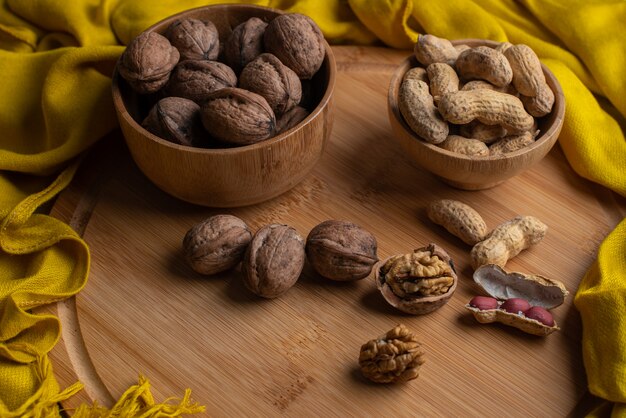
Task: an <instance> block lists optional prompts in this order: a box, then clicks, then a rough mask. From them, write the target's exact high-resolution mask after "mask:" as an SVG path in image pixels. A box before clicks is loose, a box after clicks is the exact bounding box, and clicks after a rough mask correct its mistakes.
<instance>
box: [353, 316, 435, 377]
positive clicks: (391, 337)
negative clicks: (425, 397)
mask: <svg viewBox="0 0 626 418" xmlns="http://www.w3.org/2000/svg"><path fill="white" fill-rule="evenodd" d="M422 364H424V351H423V349H422V346H421V344H420V343H419V342H418V341H417V338H416V336H415V334H413V333H412V332H411V331H409V330H408V329H407V328H406V327H405V326H404V325H402V324H400V325H398V326H396V327H395V328H393V329H392V330H390V331H388V332H387V333H386V334H383V335H381V336H380V337H378V338H377V339H374V340H371V341H368V342H367V343H365V344H363V346H361V352H360V354H359V365H360V366H361V371H362V372H363V375H364V376H365V377H367V378H368V379H369V380H371V381H373V382H376V383H400V382H407V381H409V380H412V379H415V378H417V377H418V376H419V369H420V367H421V366H422Z"/></svg>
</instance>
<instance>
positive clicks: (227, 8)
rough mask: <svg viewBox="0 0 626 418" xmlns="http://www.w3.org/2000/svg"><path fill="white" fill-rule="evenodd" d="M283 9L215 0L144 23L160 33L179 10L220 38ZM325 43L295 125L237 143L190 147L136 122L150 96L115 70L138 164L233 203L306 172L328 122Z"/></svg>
mask: <svg viewBox="0 0 626 418" xmlns="http://www.w3.org/2000/svg"><path fill="white" fill-rule="evenodd" d="M281 13H283V12H281V11H278V10H273V9H268V8H264V7H258V6H251V5H217V6H206V7H200V8H196V9H191V10H188V11H185V12H182V13H179V14H177V15H174V16H171V17H169V18H167V19H165V20H162V21H161V22H159V23H157V24H155V25H153V26H152V27H150V28H148V29H147V30H146V31H155V32H158V33H161V34H162V33H164V32H165V30H166V29H167V27H168V26H169V25H170V24H171V23H173V22H174V21H175V20H177V19H180V18H196V19H205V20H210V21H212V22H213V23H214V24H215V26H216V27H217V29H218V31H219V33H220V42H225V40H226V39H227V38H228V36H229V35H230V33H231V32H232V30H233V28H234V27H235V26H237V25H238V24H239V23H241V22H244V21H246V20H247V19H249V18H251V17H259V18H261V19H263V20H265V21H269V20H271V19H273V18H274V17H276V16H278V15H279V14H281ZM325 46H326V57H325V59H324V62H323V64H322V67H321V68H320V70H319V71H318V72H317V74H316V75H315V76H314V77H313V79H312V80H310V81H305V82H304V83H307V85H306V86H305V85H303V90H308V91H310V95H311V96H310V97H311V99H310V103H311V106H310V108H309V109H308V110H309V111H311V113H310V114H309V116H308V117H307V118H306V119H305V120H304V121H303V122H301V123H300V124H298V125H297V126H296V127H294V128H292V129H290V130H288V131H286V132H283V133H281V134H279V135H277V136H275V137H273V138H271V139H268V140H265V141H262V142H259V143H256V144H252V145H247V146H242V147H234V148H220V149H216V148H214V149H207V148H193V147H187V146H182V145H178V144H174V143H171V142H169V141H166V140H164V139H161V138H159V137H157V136H155V135H153V134H152V133H150V132H148V131H147V130H145V129H144V128H143V127H141V121H142V120H143V119H144V118H145V116H146V115H147V113H148V111H149V110H150V108H151V106H152V105H153V103H155V101H156V98H155V97H149V96H141V95H139V94H137V93H135V92H134V91H133V90H132V89H131V88H130V87H129V85H128V84H127V83H126V82H125V80H124V79H123V78H122V77H120V75H119V73H118V71H117V68H116V70H115V72H114V74H113V86H112V87H113V102H114V106H115V110H116V113H117V116H118V120H119V123H120V126H121V129H122V133H123V135H124V138H125V140H126V143H127V145H128V148H129V150H130V153H131V155H132V157H133V159H134V161H135V162H136V164H137V165H138V167H139V169H140V170H141V171H142V172H143V173H144V174H145V175H146V177H148V178H149V179H150V180H151V181H152V182H153V183H155V184H156V185H157V186H158V187H159V188H161V189H162V190H163V191H165V192H167V193H169V194H171V195H173V196H175V197H178V198H180V199H182V200H185V201H188V202H191V203H196V204H200V205H205V206H211V207H238V206H246V205H251V204H255V203H259V202H262V201H265V200H268V199H271V198H273V197H276V196H278V195H280V194H282V193H284V192H286V191H287V190H289V189H291V188H292V187H293V186H295V185H296V184H298V183H299V182H300V181H301V180H303V179H304V178H305V177H306V176H307V175H308V173H309V172H310V171H311V169H312V168H313V167H314V166H315V164H316V163H317V162H318V160H319V159H320V157H321V155H322V153H323V151H324V148H325V144H326V142H327V141H328V139H329V137H330V132H331V130H332V125H333V113H332V108H333V106H332V95H333V89H334V85H335V73H336V67H335V59H334V57H333V53H332V50H331V49H330V47H329V46H328V44H326V45H325Z"/></svg>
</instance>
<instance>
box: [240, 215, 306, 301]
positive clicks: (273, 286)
mask: <svg viewBox="0 0 626 418" xmlns="http://www.w3.org/2000/svg"><path fill="white" fill-rule="evenodd" d="M304 259H305V254H304V240H303V239H302V237H300V235H298V233H297V232H296V230H295V229H294V228H292V227H290V226H287V225H279V224H271V225H266V226H264V227H263V228H261V229H259V230H258V231H257V233H256V234H255V235H254V237H253V238H252V241H251V242H250V245H249V247H248V249H247V251H246V254H245V256H244V260H243V263H242V272H243V275H244V283H245V285H246V287H247V288H248V289H250V291H252V292H253V293H255V294H256V295H258V296H262V297H264V298H275V297H277V296H280V295H281V294H283V293H284V292H286V291H287V290H289V289H290V288H291V287H292V286H293V285H294V284H295V283H296V282H297V281H298V278H299V277H300V273H301V272H302V268H303V267H304Z"/></svg>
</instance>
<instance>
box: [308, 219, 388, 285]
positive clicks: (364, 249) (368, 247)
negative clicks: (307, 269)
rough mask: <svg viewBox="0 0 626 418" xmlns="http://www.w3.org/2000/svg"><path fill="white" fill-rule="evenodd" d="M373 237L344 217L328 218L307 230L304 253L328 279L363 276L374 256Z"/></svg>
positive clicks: (361, 277)
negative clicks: (337, 219)
mask: <svg viewBox="0 0 626 418" xmlns="http://www.w3.org/2000/svg"><path fill="white" fill-rule="evenodd" d="M376 248H377V244H376V238H374V236H373V235H372V234H370V233H369V232H367V231H366V230H364V229H363V228H361V227H360V226H358V225H355V224H353V223H352V222H348V221H336V220H328V221H325V222H322V223H321V224H319V225H317V226H316V227H315V228H313V229H312V230H311V232H309V235H308V237H307V240H306V254H307V259H308V260H309V263H310V264H311V266H312V267H313V268H314V269H315V271H317V272H318V273H319V274H320V275H321V276H323V277H326V278H328V279H331V280H338V281H347V280H359V279H363V278H365V277H367V275H369V274H370V272H371V271H372V266H373V265H374V264H375V263H376V261H377V260H378V258H377V256H376Z"/></svg>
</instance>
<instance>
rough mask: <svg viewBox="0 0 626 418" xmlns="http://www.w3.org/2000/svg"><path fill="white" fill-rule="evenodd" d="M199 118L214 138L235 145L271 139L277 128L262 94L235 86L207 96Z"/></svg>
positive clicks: (274, 118) (270, 109)
mask: <svg viewBox="0 0 626 418" xmlns="http://www.w3.org/2000/svg"><path fill="white" fill-rule="evenodd" d="M200 117H201V120H202V124H203V125H204V128H205V129H206V130H207V131H208V132H209V133H210V134H211V135H213V136H214V137H215V138H216V139H218V140H221V141H224V142H227V143H231V144H236V145H247V144H253V143H255V142H259V141H262V140H264V139H267V138H270V137H271V136H273V135H274V133H275V129H276V117H275V116H274V112H273V111H272V108H271V107H270V105H269V104H268V103H267V101H266V100H265V99H264V98H263V96H259V95H258V94H256V93H252V92H250V91H247V90H244V89H240V88H236V87H232V88H231V87H227V88H223V89H221V90H218V91H216V92H214V93H213V94H211V95H210V96H208V98H207V100H206V102H205V103H204V105H203V106H202V108H201V110H200Z"/></svg>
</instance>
